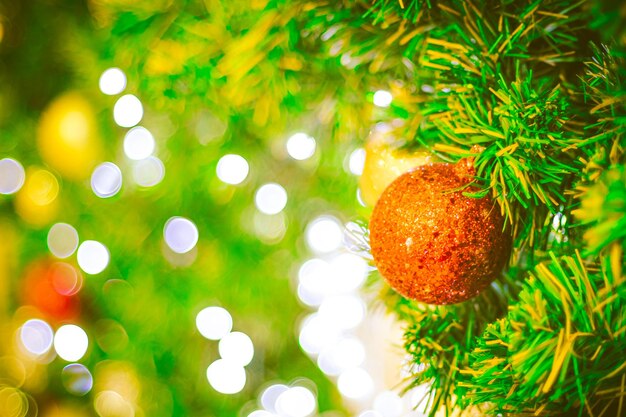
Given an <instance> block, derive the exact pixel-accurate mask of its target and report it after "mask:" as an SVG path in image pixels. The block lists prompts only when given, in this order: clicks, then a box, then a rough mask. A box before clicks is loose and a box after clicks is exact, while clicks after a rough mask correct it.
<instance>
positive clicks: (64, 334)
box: [54, 324, 89, 362]
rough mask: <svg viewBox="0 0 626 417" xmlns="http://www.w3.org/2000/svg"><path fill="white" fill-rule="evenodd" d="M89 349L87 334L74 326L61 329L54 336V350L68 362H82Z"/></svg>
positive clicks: (67, 325) (70, 325)
mask: <svg viewBox="0 0 626 417" xmlns="http://www.w3.org/2000/svg"><path fill="white" fill-rule="evenodd" d="M88 347H89V338H88V337H87V333H85V331H84V330H83V329H81V328H80V327H78V326H76V325H74V324H66V325H64V326H61V327H59V329H58V330H57V332H56V334H55V335H54V350H55V351H56V352H57V355H59V356H60V357H61V358H62V359H64V360H66V361H68V362H76V361H78V360H80V359H81V358H82V357H83V356H84V355H85V353H86V352H87V348H88Z"/></svg>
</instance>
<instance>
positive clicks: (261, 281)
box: [0, 0, 426, 417]
mask: <svg viewBox="0 0 626 417" xmlns="http://www.w3.org/2000/svg"><path fill="white" fill-rule="evenodd" d="M332 3H334V2H330V4H326V3H324V2H316V3H309V2H298V1H296V2H291V1H266V0H254V1H228V2H227V1H217V0H204V1H201V0H185V1H183V0H180V1H174V0H157V1H130V0H89V1H87V0H38V1H31V2H22V1H10V0H9V1H3V2H2V3H0V84H1V85H2V88H0V193H1V195H0V416H2V417H5V416H6V417H8V416H11V417H25V416H36V415H41V416H45V417H60V416H64V417H79V416H96V415H98V416H101V417H132V416H155V417H157V416H254V417H264V416H265V417H269V416H272V415H274V416H276V415H280V416H284V417H306V416H312V415H323V416H327V417H331V416H332V417H339V416H352V415H359V414H360V415H362V416H364V417H377V416H383V417H397V416H400V415H409V413H412V414H411V415H421V412H420V410H419V409H418V410H417V411H412V410H413V408H414V406H415V405H416V404H417V403H418V402H419V401H420V400H422V399H423V397H424V393H425V392H426V388H425V387H417V388H416V389H415V390H413V391H412V392H410V393H409V394H408V395H406V396H403V397H400V395H399V393H400V390H399V388H401V382H402V380H403V377H405V376H406V375H403V374H402V361H403V357H402V353H401V352H402V347H401V335H400V325H398V324H397V323H396V322H395V321H394V319H393V318H390V317H388V316H385V315H384V313H383V309H382V308H378V307H376V306H375V305H374V304H373V303H372V302H371V300H370V299H368V295H367V294H373V293H374V292H373V291H371V290H364V289H363V288H364V286H366V287H367V285H368V284H367V282H366V281H367V277H368V273H369V271H370V269H371V268H370V266H369V262H368V259H367V250H366V246H364V241H363V230H364V226H363V219H365V218H366V217H367V213H368V210H369V209H368V208H366V207H365V203H364V202H363V201H362V199H361V197H360V196H359V194H358V191H357V188H358V187H357V182H358V175H359V174H360V173H361V171H362V169H363V163H364V158H365V150H364V149H363V143H364V142H365V140H366V139H367V138H368V137H369V136H370V135H374V136H376V135H383V136H389V135H391V136H393V132H394V130H395V129H397V128H398V127H400V126H401V125H402V122H401V121H399V120H400V119H398V117H402V118H404V119H406V116H407V111H410V109H411V108H412V106H413V103H411V99H410V98H409V96H408V95H407V93H406V92H405V90H406V89H405V88H404V86H403V85H401V84H399V83H398V82H397V81H393V80H394V79H395V78H396V77H394V75H395V74H394V73H395V72H397V71H402V68H403V66H402V63H403V62H404V61H403V57H402V56H393V53H392V52H389V54H387V52H386V51H385V50H384V49H383V48H374V45H380V44H381V42H383V41H384V36H386V35H383V34H382V33H380V32H379V31H377V30H378V29H375V28H373V27H369V26H362V27H358V28H355V27H350V25H349V24H348V25H346V24H344V23H341V24H340V23H335V21H337V22H341V21H347V20H348V18H349V17H350V16H354V17H358V16H361V15H362V14H363V13H364V12H365V11H366V10H367V9H366V8H364V7H362V6H361V5H360V4H359V3H352V2H346V3H345V4H344V3H340V4H332ZM357 21H358V20H355V22H357ZM337 33H339V34H340V35H341V36H340V37H339V38H337ZM407 36H408V35H407ZM346 39H350V40H353V41H354V42H346ZM410 40H411V37H407V39H406V42H410ZM404 64H405V65H409V64H410V63H407V62H404ZM396 103H402V105H396ZM370 298H371V297H370ZM421 411H425V410H421Z"/></svg>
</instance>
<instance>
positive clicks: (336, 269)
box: [330, 253, 369, 293]
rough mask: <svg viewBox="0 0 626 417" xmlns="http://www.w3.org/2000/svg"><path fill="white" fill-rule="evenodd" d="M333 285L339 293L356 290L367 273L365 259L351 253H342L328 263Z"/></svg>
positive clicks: (367, 268)
mask: <svg viewBox="0 0 626 417" xmlns="http://www.w3.org/2000/svg"><path fill="white" fill-rule="evenodd" d="M330 267H331V269H332V271H333V272H332V274H333V284H334V286H335V289H336V291H337V292H339V293H344V292H350V291H354V290H357V289H359V288H360V287H361V285H363V283H364V282H365V279H366V278H367V275H368V273H369V266H368V263H367V261H366V260H365V259H363V258H361V257H360V256H358V255H355V254H353V253H342V254H340V255H337V256H336V257H335V258H333V259H332V260H331V261H330Z"/></svg>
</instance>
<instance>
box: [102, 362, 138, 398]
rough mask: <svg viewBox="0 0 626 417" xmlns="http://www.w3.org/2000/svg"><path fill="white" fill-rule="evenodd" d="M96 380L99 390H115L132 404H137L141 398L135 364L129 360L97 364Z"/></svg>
mask: <svg viewBox="0 0 626 417" xmlns="http://www.w3.org/2000/svg"><path fill="white" fill-rule="evenodd" d="M94 381H95V386H94V388H95V391H97V392H106V391H109V392H114V393H116V394H118V395H119V396H120V397H122V398H123V399H124V400H125V401H127V402H128V403H129V404H130V405H135V404H136V403H137V400H138V399H139V394H140V385H139V379H138V377H137V373H136V371H135V369H134V368H133V366H132V365H131V364H129V363H127V362H122V361H113V360H107V361H103V362H100V363H99V364H98V365H96V369H95V372H94Z"/></svg>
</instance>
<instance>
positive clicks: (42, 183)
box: [15, 168, 59, 226]
mask: <svg viewBox="0 0 626 417" xmlns="http://www.w3.org/2000/svg"><path fill="white" fill-rule="evenodd" d="M58 195H59V182H58V181H57V179H56V177H55V176H54V175H52V174H51V173H50V172H49V171H46V170H44V169H38V168H34V169H29V170H28V171H27V173H26V181H25V182H24V186H23V187H22V189H21V190H20V191H19V192H18V193H17V195H16V198H15V211H16V212H17V214H19V216H20V217H22V219H24V220H25V221H26V222H28V223H31V224H33V225H35V226H43V225H45V224H47V223H49V222H50V221H51V220H52V219H53V218H54V217H55V216H56V214H57V210H58V202H57V196H58Z"/></svg>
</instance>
